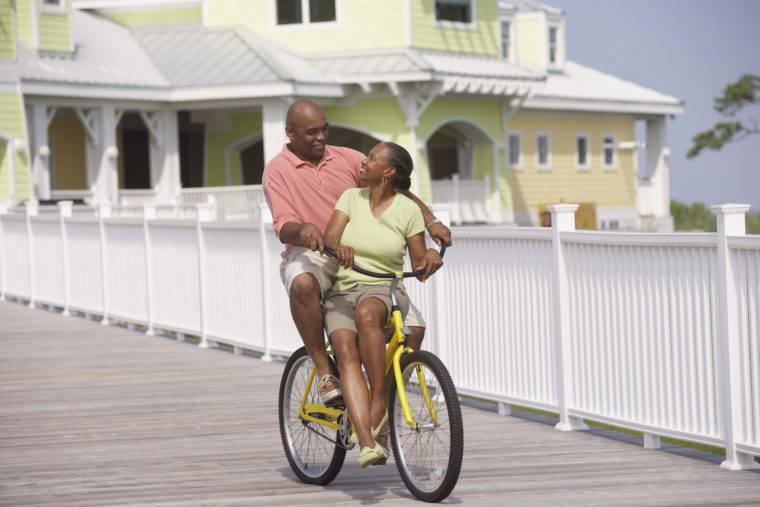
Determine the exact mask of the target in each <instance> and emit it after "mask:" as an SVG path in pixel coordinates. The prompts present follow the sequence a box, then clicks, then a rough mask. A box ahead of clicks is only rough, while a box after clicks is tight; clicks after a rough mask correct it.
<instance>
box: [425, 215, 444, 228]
mask: <svg viewBox="0 0 760 507" xmlns="http://www.w3.org/2000/svg"><path fill="white" fill-rule="evenodd" d="M440 223H441V221H440V220H438V219H437V218H435V217H433V219H432V220H431V221H430V222H428V223H427V225H426V226H425V229H430V227H431V226H433V225H435V224H440Z"/></svg>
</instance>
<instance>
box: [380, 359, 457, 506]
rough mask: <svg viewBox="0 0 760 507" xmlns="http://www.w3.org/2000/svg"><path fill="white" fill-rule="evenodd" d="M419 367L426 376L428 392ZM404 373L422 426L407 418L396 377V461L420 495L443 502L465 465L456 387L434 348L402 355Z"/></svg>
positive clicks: (392, 422)
mask: <svg viewBox="0 0 760 507" xmlns="http://www.w3.org/2000/svg"><path fill="white" fill-rule="evenodd" d="M418 372H419V374H421V375H422V378H424V384H425V385H426V386H427V392H428V395H427V396H425V394H424V389H422V388H421V383H420V381H419V375H418ZM401 373H402V378H403V381H404V388H405V390H406V396H407V400H408V403H409V408H410V410H411V412H412V418H413V419H414V421H415V422H416V423H417V429H416V430H414V429H412V428H410V427H409V425H408V424H407V422H406V419H405V418H404V411H403V409H402V408H401V402H400V401H399V399H398V391H397V389H396V384H395V383H393V384H392V385H391V389H390V398H389V418H390V426H391V441H392V443H393V453H394V455H395V457H396V467H397V468H398V471H399V474H400V475H401V479H402V480H403V481H404V484H406V487H407V488H409V491H411V492H412V494H413V495H414V496H415V497H417V498H419V499H420V500H423V501H425V502H440V501H441V500H443V499H445V498H446V497H448V496H449V494H450V493H451V491H452V490H453V489H454V486H455V485H456V483H457V480H458V479H459V471H460V470H461V468H462V454H463V451H464V435H463V433H464V431H463V426H462V410H461V407H460V406H459V398H458V397H457V392H456V388H455V387H454V383H453V382H452V380H451V376H450V375H449V372H448V370H447V369H446V367H445V366H444V365H443V363H442V362H441V360H440V359H438V357H436V356H435V355H433V354H431V353H430V352H426V351H416V352H412V353H411V354H408V355H404V356H402V358H401ZM427 400H429V401H430V407H432V410H431V409H430V408H429V406H428V401H427Z"/></svg>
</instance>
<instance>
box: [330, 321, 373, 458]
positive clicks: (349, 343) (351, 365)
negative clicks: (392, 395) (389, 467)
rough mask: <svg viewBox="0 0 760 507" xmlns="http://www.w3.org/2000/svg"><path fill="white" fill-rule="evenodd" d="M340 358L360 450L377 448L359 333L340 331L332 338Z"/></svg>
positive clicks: (341, 383)
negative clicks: (373, 437) (359, 347)
mask: <svg viewBox="0 0 760 507" xmlns="http://www.w3.org/2000/svg"><path fill="white" fill-rule="evenodd" d="M330 339H331V340H332V346H333V349H334V350H335V353H336V354H337V356H338V367H339V368H340V385H341V388H342V390H343V399H344V400H345V402H346V408H347V409H348V415H349V416H350V417H351V422H352V423H353V424H354V429H355V430H356V435H357V436H358V437H359V445H360V447H370V448H373V447H375V441H374V440H373V439H372V433H371V432H370V416H369V414H370V412H369V392H368V391H367V383H366V382H365V381H364V376H363V375H362V363H361V359H360V356H359V349H358V347H357V339H356V333H354V332H353V331H351V330H349V329H336V330H335V331H333V332H332V334H331V335H330Z"/></svg>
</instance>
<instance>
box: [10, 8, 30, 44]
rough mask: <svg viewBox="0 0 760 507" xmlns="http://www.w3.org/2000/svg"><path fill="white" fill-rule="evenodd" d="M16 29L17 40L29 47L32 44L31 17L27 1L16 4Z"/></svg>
mask: <svg viewBox="0 0 760 507" xmlns="http://www.w3.org/2000/svg"><path fill="white" fill-rule="evenodd" d="M8 3H10V2H8ZM16 29H17V30H18V38H19V40H20V41H22V42H25V43H27V44H29V45H30V46H31V45H32V44H33V42H32V17H31V13H30V6H29V2H28V1H17V2H16Z"/></svg>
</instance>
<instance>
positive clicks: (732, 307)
mask: <svg viewBox="0 0 760 507" xmlns="http://www.w3.org/2000/svg"><path fill="white" fill-rule="evenodd" d="M711 208H712V210H713V211H714V212H715V214H716V215H717V218H718V234H717V248H718V294H717V296H716V301H717V303H718V315H717V317H718V319H717V321H718V322H717V332H718V336H717V337H716V340H717V345H718V347H717V352H718V353H717V359H718V389H719V393H720V395H719V400H720V414H721V418H722V421H723V432H724V436H723V438H724V445H725V447H726V459H725V461H723V463H721V464H720V467H721V468H725V469H728V470H743V469H749V468H760V465H758V464H757V463H756V462H755V460H754V458H753V457H752V455H750V454H745V453H742V452H740V451H739V450H737V449H736V440H737V437H738V436H739V434H740V431H741V426H740V425H741V419H742V414H743V410H744V409H746V407H742V396H741V393H742V379H741V370H740V365H741V344H740V339H741V334H740V332H739V323H738V321H737V318H736V317H737V316H736V308H737V307H738V301H737V297H736V283H735V280H734V265H733V259H732V256H731V251H730V249H729V248H728V236H744V235H745V234H746V229H745V222H744V214H745V213H746V212H747V211H748V210H749V205H748V204H721V205H717V206H711Z"/></svg>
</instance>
